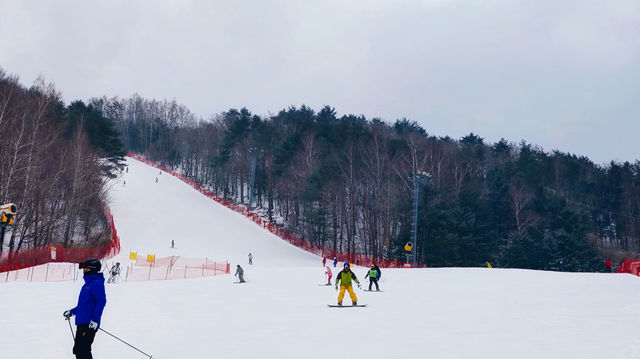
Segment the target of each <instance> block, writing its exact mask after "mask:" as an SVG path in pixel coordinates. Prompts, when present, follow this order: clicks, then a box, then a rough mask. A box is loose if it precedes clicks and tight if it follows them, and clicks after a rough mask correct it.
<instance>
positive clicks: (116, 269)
mask: <svg viewBox="0 0 640 359" xmlns="http://www.w3.org/2000/svg"><path fill="white" fill-rule="evenodd" d="M109 274H110V275H109V279H108V280H107V283H115V282H116V280H117V279H118V276H120V262H116V265H114V266H113V267H111V270H110V271H109Z"/></svg>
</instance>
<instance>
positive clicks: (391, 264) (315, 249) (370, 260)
mask: <svg viewBox="0 0 640 359" xmlns="http://www.w3.org/2000/svg"><path fill="white" fill-rule="evenodd" d="M127 156H129V157H131V158H135V159H136V160H138V161H141V162H144V163H146V164H148V165H150V166H153V167H155V168H157V169H160V170H162V171H165V172H167V173H169V174H170V175H172V176H174V177H177V178H178V179H180V180H181V181H183V182H185V183H186V184H188V185H190V186H191V187H193V188H195V189H196V190H197V191H198V192H200V193H202V194H203V195H205V196H207V197H209V198H211V199H212V200H214V201H216V202H218V203H220V204H222V205H223V206H225V207H227V208H229V209H231V210H233V211H235V212H238V213H240V214H242V215H244V216H245V217H247V218H249V219H250V220H252V221H253V222H254V223H256V224H257V225H259V226H260V227H262V228H264V229H266V230H268V231H269V232H271V233H273V234H275V235H276V236H278V237H280V238H282V239H283V240H285V241H287V242H289V243H291V244H293V245H294V246H296V247H299V248H302V249H304V250H306V251H307V252H311V253H313V254H316V255H318V256H322V257H326V258H328V259H330V260H331V259H333V258H334V257H335V258H337V259H338V261H340V262H347V261H348V262H352V263H357V264H359V265H361V266H367V267H368V266H370V265H371V264H374V263H375V264H377V265H378V266H380V267H383V268H385V267H386V268H403V267H405V262H402V261H398V260H393V261H391V260H388V259H383V258H376V257H374V256H369V255H364V254H355V253H347V252H340V251H334V250H332V249H329V248H327V247H323V246H319V245H315V244H313V243H309V242H306V241H304V240H302V239H301V238H298V237H295V236H294V235H292V234H291V233H289V232H287V231H285V230H283V229H281V228H279V227H278V226H276V225H274V224H273V223H271V222H269V221H267V220H265V219H262V218H261V217H260V216H258V215H257V214H256V213H253V212H250V211H249V208H247V207H246V206H244V205H239V204H236V203H233V202H231V201H229V200H227V199H224V198H221V197H220V196H218V195H216V194H215V193H212V192H211V191H209V190H207V189H205V188H203V187H202V186H200V185H199V184H198V183H196V182H195V181H194V180H192V179H190V178H188V177H186V176H184V175H182V174H180V173H177V172H175V171H173V170H171V169H169V168H167V167H165V166H163V165H161V164H158V163H156V162H154V161H151V160H149V159H147V158H145V157H143V156H141V155H138V154H135V153H131V152H130V153H129V154H128V155H127ZM420 267H424V265H420Z"/></svg>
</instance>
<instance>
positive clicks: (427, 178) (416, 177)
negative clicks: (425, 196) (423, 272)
mask: <svg viewBox="0 0 640 359" xmlns="http://www.w3.org/2000/svg"><path fill="white" fill-rule="evenodd" d="M409 178H410V179H411V180H412V181H413V263H414V265H415V267H416V268H417V267H418V202H420V185H421V184H427V183H429V182H431V174H430V173H428V172H424V171H416V172H411V175H410V176H409Z"/></svg>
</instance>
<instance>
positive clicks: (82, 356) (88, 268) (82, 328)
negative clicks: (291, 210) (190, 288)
mask: <svg viewBox="0 0 640 359" xmlns="http://www.w3.org/2000/svg"><path fill="white" fill-rule="evenodd" d="M252 262H253V256H252V255H251V253H249V264H252ZM322 262H323V265H324V264H325V263H326V258H324V259H323V261H322ZM334 262H335V259H334ZM79 267H80V269H82V271H83V279H84V285H83V286H82V289H81V290H80V294H79V296H78V304H77V305H76V306H75V307H74V308H72V309H69V310H65V311H64V313H63V316H64V317H65V318H66V319H67V320H70V319H71V317H72V316H75V324H76V334H75V337H74V345H73V354H75V356H76V358H77V359H91V358H93V356H92V354H91V345H92V343H93V340H94V338H95V335H96V333H97V332H98V330H99V329H100V319H101V318H102V312H103V310H104V307H105V305H106V303H107V298H106V293H105V286H104V283H105V278H104V275H103V274H102V273H100V269H102V264H101V263H100V260H98V259H95V258H89V259H87V260H85V261H84V262H81V263H80V264H79ZM120 270H121V267H120V263H119V262H118V263H116V264H115V265H114V266H113V267H111V269H110V270H109V274H110V277H109V279H108V281H107V282H108V283H114V282H115V281H116V279H117V278H118V277H119V275H120ZM325 273H326V274H327V277H328V281H327V284H328V285H331V278H332V276H333V274H332V272H331V268H330V267H329V266H327V267H326V272H325ZM381 274H382V273H381V271H380V268H379V267H378V266H377V265H375V264H372V265H371V269H369V271H368V272H367V274H366V275H365V279H366V278H369V290H370V291H371V290H372V285H373V284H375V286H376V290H377V291H379V290H380V288H379V286H378V280H379V279H380V276H381ZM235 276H237V277H238V279H239V281H240V282H239V283H245V282H246V281H245V278H244V269H243V268H242V267H241V266H240V265H239V264H238V265H237V267H236V273H235ZM353 282H355V283H356V284H357V285H358V288H361V285H360V281H359V280H358V277H357V276H356V274H355V273H353V272H352V271H351V265H350V264H349V262H345V263H344V266H343V269H342V270H341V271H340V272H339V273H338V274H337V275H336V280H335V288H336V290H339V294H338V305H342V300H343V299H344V295H345V292H348V293H349V297H351V302H352V303H353V305H354V306H356V305H358V297H357V296H356V294H355V292H354V291H353V285H352V283H353Z"/></svg>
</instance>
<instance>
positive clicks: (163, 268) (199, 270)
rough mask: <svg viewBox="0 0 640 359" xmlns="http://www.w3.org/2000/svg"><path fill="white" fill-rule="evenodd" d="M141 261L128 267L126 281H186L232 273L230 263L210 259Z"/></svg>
mask: <svg viewBox="0 0 640 359" xmlns="http://www.w3.org/2000/svg"><path fill="white" fill-rule="evenodd" d="M141 259H142V258H141V256H139V257H138V259H137V260H136V262H135V266H129V267H127V272H126V274H125V281H145V280H166V279H185V278H198V277H210V276H215V275H221V274H229V273H230V266H229V262H215V261H212V260H210V259H208V258H185V257H179V256H171V257H163V258H156V260H155V262H147V261H146V258H144V259H142V260H141Z"/></svg>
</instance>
